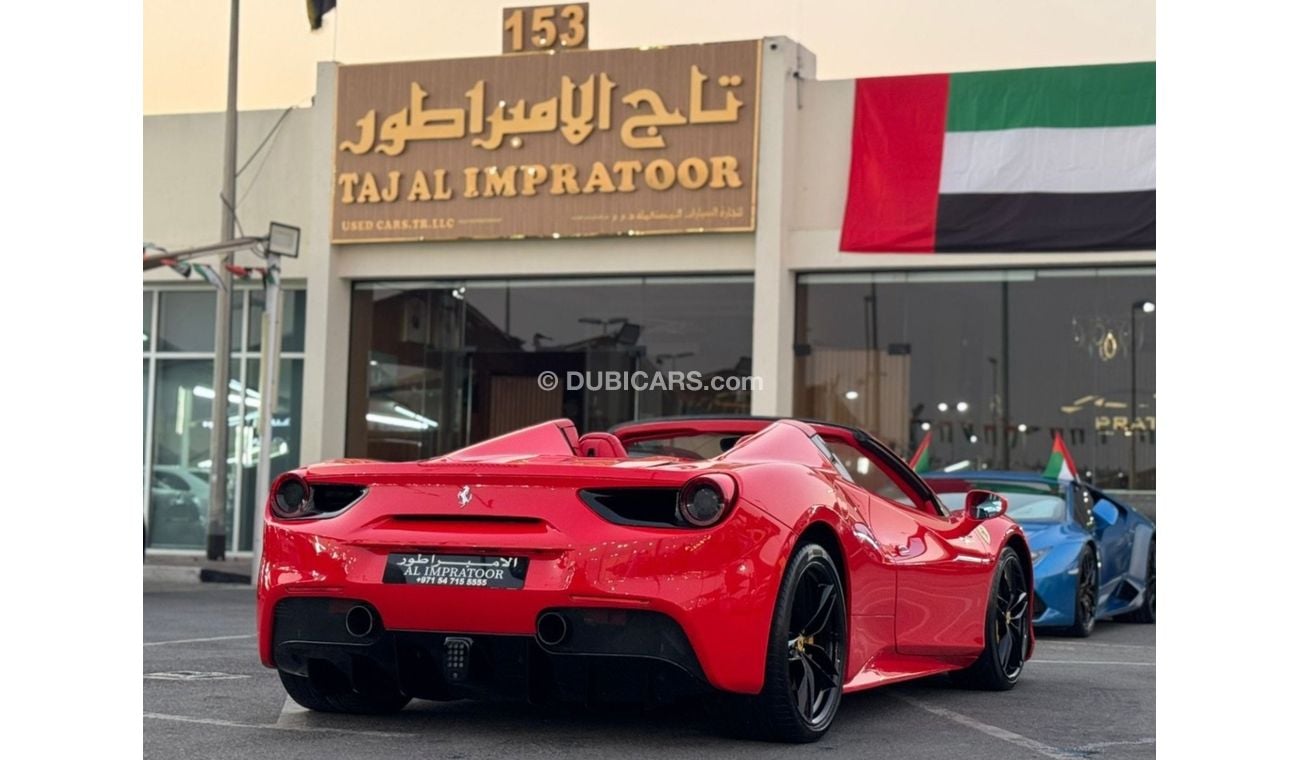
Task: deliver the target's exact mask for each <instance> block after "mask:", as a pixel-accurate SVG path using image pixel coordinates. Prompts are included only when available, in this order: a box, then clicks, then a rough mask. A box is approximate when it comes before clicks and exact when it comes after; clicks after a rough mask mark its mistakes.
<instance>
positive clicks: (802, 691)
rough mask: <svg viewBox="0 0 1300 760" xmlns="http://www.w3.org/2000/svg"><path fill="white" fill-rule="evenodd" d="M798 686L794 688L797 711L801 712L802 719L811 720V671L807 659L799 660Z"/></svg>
mask: <svg viewBox="0 0 1300 760" xmlns="http://www.w3.org/2000/svg"><path fill="white" fill-rule="evenodd" d="M799 671H800V676H799V685H798V687H796V690H795V696H796V698H797V700H798V704H799V709H800V711H802V712H803V716H804V718H807V719H811V718H812V716H813V696H814V693H813V678H814V676H813V669H812V665H809V664H808V658H807V657H802V656H801V657H800V658H799Z"/></svg>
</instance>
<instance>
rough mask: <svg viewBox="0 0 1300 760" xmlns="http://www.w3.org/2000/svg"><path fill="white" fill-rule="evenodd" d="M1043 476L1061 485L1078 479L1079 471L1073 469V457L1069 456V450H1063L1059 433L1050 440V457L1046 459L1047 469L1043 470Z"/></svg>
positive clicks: (1063, 444)
mask: <svg viewBox="0 0 1300 760" xmlns="http://www.w3.org/2000/svg"><path fill="white" fill-rule="evenodd" d="M1043 475H1044V476H1045V477H1049V478H1056V479H1057V480H1059V481H1061V482H1062V483H1070V482H1073V481H1076V480H1078V479H1079V471H1078V470H1077V469H1075V467H1074V457H1072V456H1070V450H1069V449H1067V448H1065V439H1064V438H1062V437H1061V434H1060V433H1057V434H1056V436H1055V437H1054V438H1053V439H1052V455H1051V456H1049V457H1048V458H1047V467H1045V468H1044V469H1043Z"/></svg>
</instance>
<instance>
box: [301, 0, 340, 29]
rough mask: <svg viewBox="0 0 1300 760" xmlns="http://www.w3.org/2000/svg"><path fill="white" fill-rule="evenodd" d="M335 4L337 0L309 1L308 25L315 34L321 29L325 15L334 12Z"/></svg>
mask: <svg viewBox="0 0 1300 760" xmlns="http://www.w3.org/2000/svg"><path fill="white" fill-rule="evenodd" d="M335 3H336V0H307V23H309V24H311V30H312V31H313V32H314V31H316V30H317V29H320V25H321V23H322V22H323V21H324V20H325V14H326V13H329V12H330V11H332V10H334V5H335Z"/></svg>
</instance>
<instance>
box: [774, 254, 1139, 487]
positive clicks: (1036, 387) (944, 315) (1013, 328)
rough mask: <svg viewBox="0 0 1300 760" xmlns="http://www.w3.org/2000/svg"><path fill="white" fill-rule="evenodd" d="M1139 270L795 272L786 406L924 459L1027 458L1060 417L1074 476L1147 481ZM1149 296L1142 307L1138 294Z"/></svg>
mask: <svg viewBox="0 0 1300 760" xmlns="http://www.w3.org/2000/svg"><path fill="white" fill-rule="evenodd" d="M1154 299H1155V271H1154V270H1153V269H1150V268H1114V269H1038V270H999V271H989V270H980V271H958V272H881V273H844V274H830V273H827V274H807V275H802V276H801V277H800V278H799V284H798V298H797V306H796V315H797V316H796V328H795V330H796V338H795V340H796V345H795V397H794V409H795V413H796V414H797V415H800V416H808V417H817V418H823V419H827V420H831V421H834V422H842V423H845V424H850V425H855V426H859V427H862V428H865V429H867V430H869V431H871V432H872V433H874V434H876V435H877V436H879V437H881V438H882V439H884V440H885V441H886V442H887V443H889V445H891V446H893V447H894V448H895V450H897V451H898V452H899V453H901V454H903V455H904V456H909V455H910V454H911V453H912V451H913V450H915V448H916V446H917V445H918V444H919V443H920V441H921V439H922V438H923V437H924V435H925V434H926V432H931V433H932V434H933V437H932V445H931V467H932V468H935V469H939V468H951V469H954V470H956V469H967V468H971V469H1014V470H1029V471H1038V470H1041V469H1042V468H1043V467H1044V466H1045V464H1046V462H1047V457H1048V455H1049V453H1050V452H1051V446H1052V433H1053V432H1054V431H1060V432H1061V433H1062V435H1063V436H1064V438H1065V441H1066V443H1067V445H1068V446H1069V448H1070V451H1071V453H1072V454H1073V456H1074V460H1075V464H1076V465H1077V466H1078V467H1079V469H1080V470H1081V471H1082V474H1083V475H1084V477H1085V478H1087V479H1089V480H1090V481H1092V482H1093V483H1095V484H1096V485H1098V486H1100V487H1103V488H1114V489H1136V490H1154V488H1155V480H1156V478H1155V464H1156V458H1155V453H1156V449H1155V442H1156V411H1155V405H1156V399H1155V380H1156V378H1155V357H1156V322H1155V320H1156V314H1155V312H1154V310H1148V309H1144V308H1142V304H1143V303H1144V302H1148V301H1152V302H1153V301H1154ZM1152 308H1153V307H1152Z"/></svg>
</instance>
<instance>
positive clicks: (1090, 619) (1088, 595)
mask: <svg viewBox="0 0 1300 760" xmlns="http://www.w3.org/2000/svg"><path fill="white" fill-rule="evenodd" d="M1098 576H1099V574H1098V572H1097V555H1096V554H1095V553H1093V550H1092V547H1091V546H1085V547H1083V550H1082V551H1081V552H1079V575H1078V584H1077V586H1076V587H1075V592H1074V623H1073V624H1072V625H1071V626H1070V628H1069V629H1068V630H1067V631H1066V632H1067V633H1068V634H1069V635H1071V636H1077V637H1079V638H1085V637H1087V636H1090V635H1091V634H1092V629H1093V628H1095V627H1096V625H1097V598H1098V596H1099V595H1100V586H1099V583H1098Z"/></svg>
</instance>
